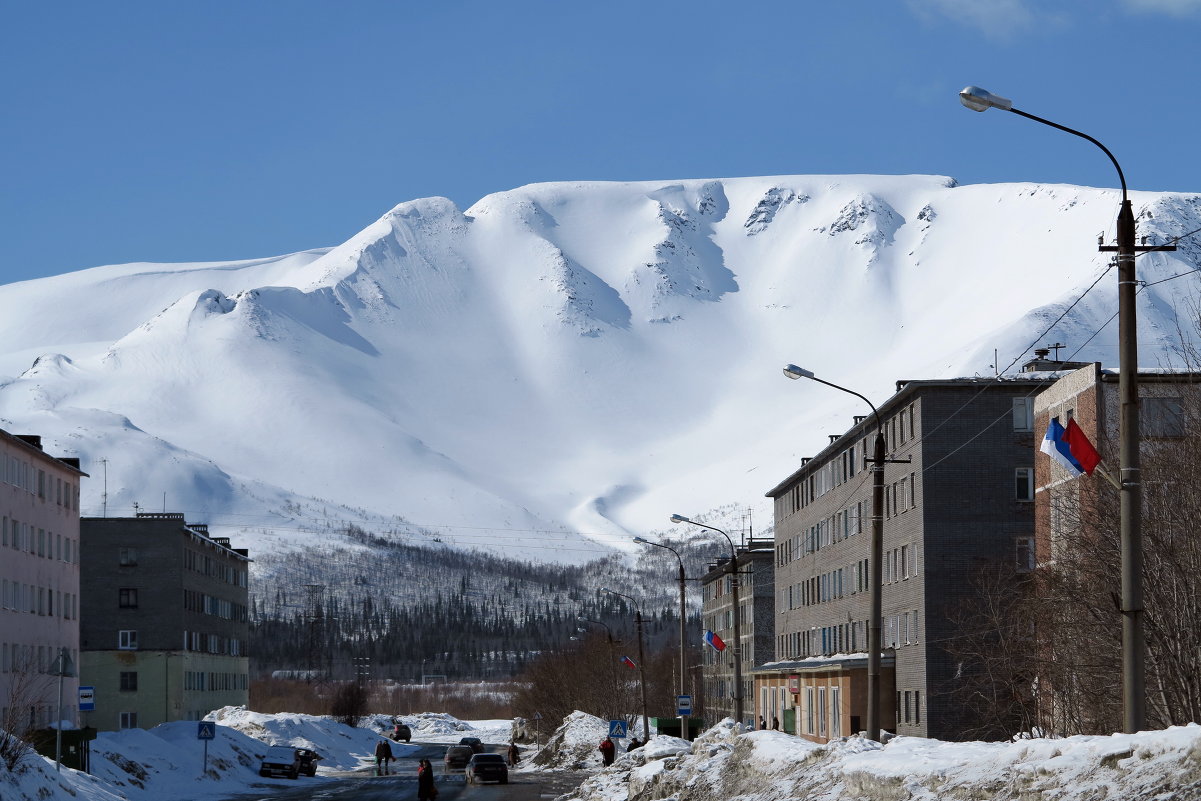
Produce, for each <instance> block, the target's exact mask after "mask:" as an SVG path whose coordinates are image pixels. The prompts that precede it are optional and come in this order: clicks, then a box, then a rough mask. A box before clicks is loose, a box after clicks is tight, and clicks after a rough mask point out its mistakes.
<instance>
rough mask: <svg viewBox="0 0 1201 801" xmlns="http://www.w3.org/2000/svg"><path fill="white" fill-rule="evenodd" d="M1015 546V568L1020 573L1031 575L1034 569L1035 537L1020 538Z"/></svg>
mask: <svg viewBox="0 0 1201 801" xmlns="http://www.w3.org/2000/svg"><path fill="white" fill-rule="evenodd" d="M1014 546H1015V550H1014V567H1015V568H1016V569H1017V572H1019V573H1029V572H1030V571H1031V570H1033V569H1034V537H1018V538H1017V539H1015V540H1014Z"/></svg>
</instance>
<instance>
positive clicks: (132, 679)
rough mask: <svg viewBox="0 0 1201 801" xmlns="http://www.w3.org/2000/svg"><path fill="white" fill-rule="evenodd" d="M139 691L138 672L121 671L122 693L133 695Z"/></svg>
mask: <svg viewBox="0 0 1201 801" xmlns="http://www.w3.org/2000/svg"><path fill="white" fill-rule="evenodd" d="M137 691H138V672H137V671H136V670H122V671H121V692H123V693H133V692H137Z"/></svg>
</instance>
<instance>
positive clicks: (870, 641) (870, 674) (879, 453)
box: [784, 364, 887, 740]
mask: <svg viewBox="0 0 1201 801" xmlns="http://www.w3.org/2000/svg"><path fill="white" fill-rule="evenodd" d="M784 375H786V376H788V377H789V378H791V379H793V380H796V379H799V378H808V379H809V380H810V381H816V382H817V383H819V384H825V385H826V386H828V387H833V388H834V389H837V390H841V391H843V392H846V393H847V394H849V395H854V396H855V397H856V398H859V399H860V400H862V401H863V402H864V403H866V404H867V405H868V406H870V407H871V410H872V415H873V416H874V417H875V418H876V444H875V448H874V449H873V451H872V541H871V568H870V571H871V583H870V592H871V614H870V616H869V620H868V624H867V736H868V739H871V740H879V739H880V622H881V619H882V618H883V615H884V608H883V607H884V582H883V581H882V579H883V577H884V576H883V572H882V568H883V566H884V463H885V462H886V461H887V460H886V459H885V454H884V424H883V423H882V422H880V412H878V411H877V410H876V405H875V404H874V403H872V402H871V401H870V400H868V399H867V398H866V397H864V396H863V395H860V394H859V393H858V392H855V391H853V390H850V389H847V388H846V387H840V386H838V384H831V383H830V382H829V381H824V380H822V379H820V378H818V377H817V376H815V375H814V374H813V373H812V372H811V371H809V370H805V369H804V368H801V367H797V366H796V365H795V364H790V365H788V366H787V367H785V368H784Z"/></svg>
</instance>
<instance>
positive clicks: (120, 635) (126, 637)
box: [117, 629, 138, 651]
mask: <svg viewBox="0 0 1201 801" xmlns="http://www.w3.org/2000/svg"><path fill="white" fill-rule="evenodd" d="M117 648H119V649H121V650H122V651H136V650H138V632H137V631H136V630H132V629H122V630H121V631H118V632H117Z"/></svg>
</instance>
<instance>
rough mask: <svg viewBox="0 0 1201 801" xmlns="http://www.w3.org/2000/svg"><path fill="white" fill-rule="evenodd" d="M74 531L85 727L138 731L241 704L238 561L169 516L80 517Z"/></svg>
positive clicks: (244, 695)
mask: <svg viewBox="0 0 1201 801" xmlns="http://www.w3.org/2000/svg"><path fill="white" fill-rule="evenodd" d="M80 529H81V533H82V537H83V549H82V555H83V565H84V569H83V571H82V576H81V590H80V595H81V598H82V600H83V607H82V609H83V612H82V614H81V616H80V631H81V634H80V647H81V649H82V654H81V658H82V668H81V674H80V675H81V680H82V681H83V682H84V683H85V684H90V685H93V686H94V687H95V688H96V689H95V699H96V711H95V712H92V713H89V717H88V724H89V725H90V726H94V727H95V728H97V729H99V730H101V731H113V730H118V729H128V728H144V729H148V728H150V727H152V726H156V725H158V724H159V723H164V722H168V721H173V720H199V719H200V718H202V717H203V716H204V715H206V714H207V713H209V712H211V711H212V710H214V709H219V708H220V707H222V706H227V705H236V704H245V703H246V702H247V700H248V697H249V660H248V658H247V654H246V641H247V637H248V632H249V622H248V615H247V604H248V599H249V591H248V587H247V584H248V582H247V578H248V576H247V567H248V564H249V562H250V559H249V557H248V555H247V552H246V551H245V550H243V549H234V548H231V547H230V543H229V540H228V539H225V538H221V537H210V536H209V534H208V527H207V526H204V525H199V524H195V523H187V522H185V520H184V516H183V515H182V514H176V513H162V514H159V513H144V512H143V513H139V514H138V515H137V516H136V517H103V518H97V517H85V518H83V519H82V520H81V522H80Z"/></svg>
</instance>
